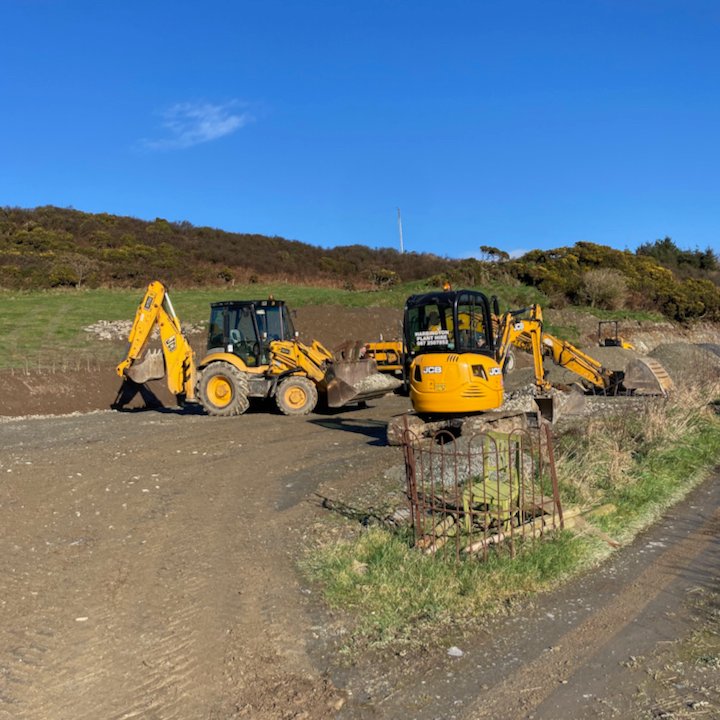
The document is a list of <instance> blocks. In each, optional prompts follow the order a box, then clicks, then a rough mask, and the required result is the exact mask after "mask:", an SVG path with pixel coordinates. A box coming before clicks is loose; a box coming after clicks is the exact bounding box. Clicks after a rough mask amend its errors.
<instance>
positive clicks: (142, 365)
mask: <svg viewBox="0 0 720 720" xmlns="http://www.w3.org/2000/svg"><path fill="white" fill-rule="evenodd" d="M125 375H126V376H127V377H129V378H130V379H131V380H132V381H133V382H136V383H138V384H139V385H142V384H143V383H146V382H148V381H150V380H160V379H162V378H164V377H165V358H164V356H163V354H162V350H149V351H148V352H146V353H145V357H144V358H143V359H142V360H140V361H139V362H134V363H133V364H132V365H131V366H130V367H129V368H127V369H126V370H125Z"/></svg>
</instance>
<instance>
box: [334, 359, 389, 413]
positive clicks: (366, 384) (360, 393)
mask: <svg viewBox="0 0 720 720" xmlns="http://www.w3.org/2000/svg"><path fill="white" fill-rule="evenodd" d="M329 374H330V375H331V377H329V379H328V382H327V403H328V406H329V407H332V408H335V407H342V406H343V405H348V404H349V403H354V402H364V401H365V400H372V399H374V398H379V397H382V396H383V395H388V394H389V393H391V392H394V391H395V390H396V389H397V388H398V387H400V385H402V382H401V381H400V380H398V379H397V378H394V377H390V376H388V375H386V374H383V373H380V372H378V369H377V364H376V363H375V361H374V360H369V359H368V360H336V361H335V362H334V363H333V369H332V371H331V372H330V373H329Z"/></svg>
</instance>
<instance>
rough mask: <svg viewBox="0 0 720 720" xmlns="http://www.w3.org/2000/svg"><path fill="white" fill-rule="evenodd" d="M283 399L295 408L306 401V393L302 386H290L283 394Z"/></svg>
mask: <svg viewBox="0 0 720 720" xmlns="http://www.w3.org/2000/svg"><path fill="white" fill-rule="evenodd" d="M285 400H286V401H287V404H288V405H289V406H290V407H292V408H294V409H297V408H301V407H302V406H303V405H304V404H305V403H306V401H307V395H305V391H304V390H303V389H302V388H299V387H292V388H290V389H289V390H288V391H287V393H286V394H285Z"/></svg>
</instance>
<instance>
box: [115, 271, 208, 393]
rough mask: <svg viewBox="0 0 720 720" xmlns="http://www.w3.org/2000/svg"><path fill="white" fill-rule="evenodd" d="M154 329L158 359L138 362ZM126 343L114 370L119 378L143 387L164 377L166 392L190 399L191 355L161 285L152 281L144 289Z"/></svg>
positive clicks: (191, 384)
mask: <svg viewBox="0 0 720 720" xmlns="http://www.w3.org/2000/svg"><path fill="white" fill-rule="evenodd" d="M156 325H157V327H158V330H159V332H160V342H161V346H162V356H159V355H157V354H156V355H152V354H150V356H149V357H148V358H146V359H145V360H143V361H140V362H138V359H139V358H140V357H141V355H142V354H143V352H144V350H145V347H146V345H147V343H148V340H149V339H150V336H151V334H152V331H153V328H154V327H155V326H156ZM128 343H129V345H128V351H127V356H126V357H125V359H124V360H123V361H122V362H121V363H120V364H119V365H118V366H117V368H116V372H117V374H118V375H120V377H128V378H130V379H131V380H134V381H135V382H137V383H144V382H147V381H148V380H157V379H160V378H162V377H164V376H165V375H167V383H168V388H169V390H170V392H172V393H174V394H175V395H184V396H185V397H186V398H187V399H190V400H191V399H193V398H194V392H195V359H194V353H193V351H192V348H191V347H190V344H189V343H188V341H187V340H186V338H185V336H184V335H183V334H182V329H181V327H180V320H179V319H178V317H177V315H176V314H175V310H174V309H173V306H172V303H171V302H170V297H169V295H168V294H167V290H166V289H165V286H164V285H163V284H162V283H160V282H157V281H155V282H152V283H150V285H148V289H147V291H146V292H145V296H144V297H143V299H142V302H141V303H140V305H139V307H138V309H137V312H136V313H135V320H134V322H133V326H132V329H131V330H130V334H129V336H128Z"/></svg>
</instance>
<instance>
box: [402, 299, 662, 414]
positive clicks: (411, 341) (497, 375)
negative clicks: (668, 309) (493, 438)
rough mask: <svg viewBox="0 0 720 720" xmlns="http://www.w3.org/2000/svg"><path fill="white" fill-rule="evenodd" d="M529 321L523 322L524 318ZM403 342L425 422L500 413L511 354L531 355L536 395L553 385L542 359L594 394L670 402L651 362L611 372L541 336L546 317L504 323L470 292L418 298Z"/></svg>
mask: <svg viewBox="0 0 720 720" xmlns="http://www.w3.org/2000/svg"><path fill="white" fill-rule="evenodd" d="M525 316H526V317H525ZM403 328H404V342H405V347H406V348H407V354H408V362H409V371H408V375H409V384H410V399H411V401H412V405H413V409H414V410H415V412H417V413H419V414H422V415H462V414H466V413H467V414H469V413H477V412H483V411H488V410H496V409H498V408H500V407H501V405H502V404H503V400H504V389H503V369H504V365H505V363H506V362H507V360H508V351H509V348H510V347H511V346H512V347H517V348H519V349H521V350H524V351H527V352H530V353H532V356H533V363H534V369H535V385H536V388H537V391H538V392H537V394H538V395H542V394H546V393H547V392H548V391H549V390H550V388H551V385H550V383H549V382H548V381H547V379H546V376H545V369H544V367H543V357H544V356H546V355H548V356H550V357H552V360H553V362H555V363H556V364H557V365H560V366H561V367H563V368H566V369H568V370H571V371H572V372H574V373H575V374H576V375H578V376H579V378H580V379H581V381H582V384H583V386H584V388H585V390H586V391H587V392H589V393H599V394H608V395H631V394H646V395H665V394H666V393H667V392H668V390H669V389H670V388H671V387H672V381H671V380H670V377H669V376H668V374H667V372H666V371H665V370H664V368H663V367H662V366H661V365H660V363H658V362H657V361H655V360H653V359H651V358H636V359H634V360H633V361H632V362H631V363H629V364H628V366H627V367H626V369H625V371H624V372H623V371H613V370H608V369H606V368H604V367H603V366H602V364H601V363H600V362H598V361H597V360H595V359H594V358H592V357H590V356H589V355H587V354H585V353H584V352H582V351H581V350H579V349H578V348H576V347H574V346H573V345H571V344H570V343H568V342H565V341H563V340H559V339H557V338H555V337H553V336H552V335H550V334H548V333H546V332H545V331H544V330H543V320H542V311H541V309H540V307H539V306H537V305H533V306H532V307H530V308H529V309H525V310H518V311H512V312H507V313H505V314H504V315H500V314H499V312H498V309H497V302H496V301H495V303H494V307H493V308H491V306H490V301H489V300H488V298H487V297H486V296H485V295H484V294H483V293H480V292H476V291H473V290H458V291H449V292H448V291H445V292H433V293H427V294H424V295H413V296H412V297H410V298H408V300H407V301H406V304H405V315H404V323H403Z"/></svg>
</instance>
